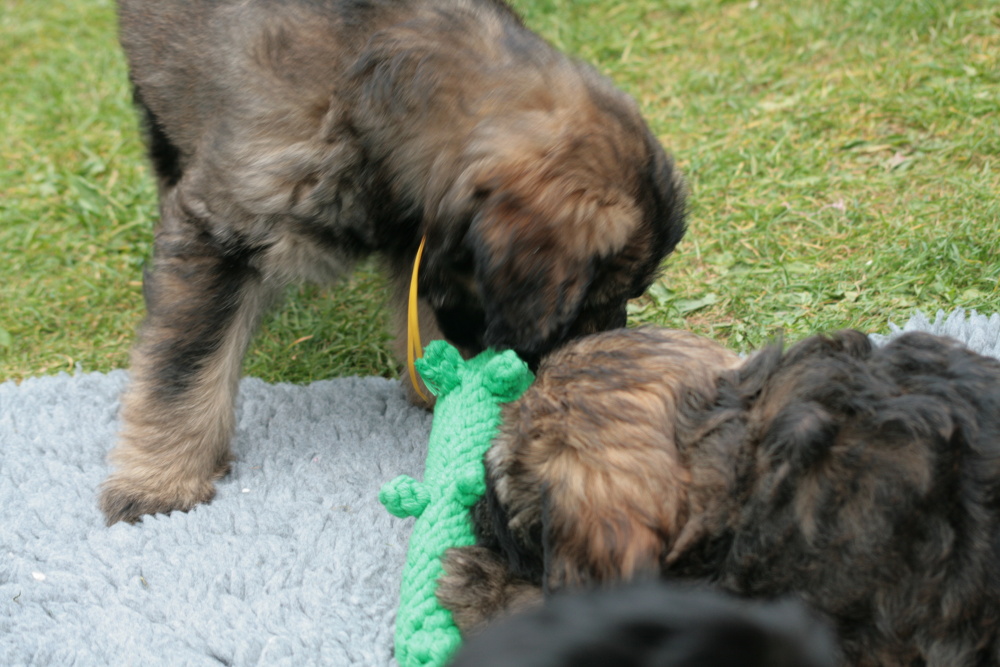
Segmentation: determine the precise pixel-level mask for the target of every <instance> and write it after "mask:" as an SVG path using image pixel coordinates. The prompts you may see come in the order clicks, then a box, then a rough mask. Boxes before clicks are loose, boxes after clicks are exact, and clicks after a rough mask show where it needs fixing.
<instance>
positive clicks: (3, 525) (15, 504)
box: [0, 311, 1000, 667]
mask: <svg viewBox="0 0 1000 667" xmlns="http://www.w3.org/2000/svg"><path fill="white" fill-rule="evenodd" d="M911 329H921V330H929V331H932V332H935V333H940V334H944V335H949V336H952V337H954V338H957V339H959V340H961V341H963V342H965V343H967V344H968V345H969V346H970V347H972V348H973V349H975V350H977V351H979V352H981V353H984V354H989V355H992V356H996V357H1000V315H993V316H992V317H985V316H982V315H978V314H976V313H965V312H963V311H956V312H953V313H950V314H945V313H938V315H937V316H936V317H935V318H934V319H933V320H929V319H928V318H926V317H924V316H923V315H916V316H914V317H913V318H912V319H910V320H909V322H907V323H906V324H905V325H903V326H896V325H893V324H890V325H889V326H888V327H887V330H886V331H885V332H882V335H873V338H876V340H877V342H884V340H885V339H886V338H888V337H891V336H893V335H896V334H898V333H899V332H901V331H903V330H911ZM126 379H127V378H126V374H125V372H124V371H115V372H112V373H108V374H100V373H87V374H77V375H73V376H71V375H66V374H63V375H58V376H54V377H42V378H33V379H28V380H25V381H24V382H22V383H20V384H14V383H13V382H7V383H4V384H0V665H5V666H13V665H142V666H150V665H218V664H225V665H240V666H242V665H294V666H296V667H302V666H309V665H333V666H336V667H340V666H344V667H347V666H359V667H378V666H382V665H386V666H391V665H394V664H395V663H394V661H393V658H392V644H393V641H392V635H393V620H394V614H395V606H396V602H397V596H398V590H399V579H400V572H401V570H402V565H403V562H404V558H405V553H406V543H407V538H408V535H409V530H410V526H411V522H412V520H407V521H403V520H400V519H396V518H394V517H392V516H390V515H389V514H388V513H387V512H386V511H385V510H384V509H383V508H382V506H381V505H380V504H379V503H378V500H377V494H378V489H379V487H380V486H381V485H382V484H383V483H384V482H386V481H387V480H390V479H392V478H394V477H396V476H397V475H399V474H404V473H405V474H409V475H413V476H415V477H418V478H419V477H420V476H421V471H422V469H423V452H424V446H425V443H426V439H427V435H428V433H429V429H430V421H431V417H430V415H428V414H427V413H425V412H423V411H421V410H418V409H416V408H413V407H410V406H409V405H407V403H406V402H405V401H404V399H403V395H402V391H401V390H400V387H399V384H398V383H397V382H394V381H390V380H385V379H381V378H343V379H337V380H329V381H322V382H316V383H314V384H311V385H309V386H292V385H287V384H277V385H272V384H266V383H264V382H262V381H260V380H257V379H254V378H246V379H244V380H243V382H242V385H241V397H240V403H239V408H238V427H237V432H236V438H235V442H234V447H235V450H236V452H237V455H238V460H237V462H236V463H235V465H234V467H233V471H232V474H231V475H229V476H228V477H227V478H225V479H223V480H222V481H221V482H220V483H219V485H218V495H217V497H216V499H215V500H214V501H213V502H212V503H211V504H210V505H204V506H201V507H197V508H196V509H194V510H193V511H191V512H189V513H187V514H184V513H175V514H172V515H170V516H162V515H161V516H155V517H149V518H147V519H145V520H144V521H143V522H142V523H141V524H139V525H135V526H131V525H122V524H118V525H115V526H112V527H111V528H107V527H105V526H104V522H103V519H102V517H101V515H100V512H99V511H98V509H97V505H96V502H95V490H96V488H97V486H98V485H99V484H100V482H101V480H102V479H103V478H104V475H105V473H106V467H105V462H104V458H105V454H106V452H107V450H108V449H109V448H110V447H111V445H112V443H113V442H114V434H115V428H116V421H117V411H118V396H119V393H120V392H121V390H122V388H123V387H124V385H125V382H126Z"/></svg>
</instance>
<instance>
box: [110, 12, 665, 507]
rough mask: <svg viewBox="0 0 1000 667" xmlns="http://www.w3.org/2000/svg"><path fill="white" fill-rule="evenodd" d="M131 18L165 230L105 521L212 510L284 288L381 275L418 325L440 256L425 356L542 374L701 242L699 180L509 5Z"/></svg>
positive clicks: (132, 60)
mask: <svg viewBox="0 0 1000 667" xmlns="http://www.w3.org/2000/svg"><path fill="white" fill-rule="evenodd" d="M120 15H121V41H122V44H123V46H124V49H125V53H126V55H127V56H128V61H129V66H130V74H131V80H132V83H133V85H134V88H135V98H136V102H137V104H138V107H139V109H140V112H141V114H142V116H143V119H144V122H145V128H146V131H147V135H148V141H149V151H150V157H151V160H152V163H153V167H154V169H155V172H156V176H157V182H158V185H159V197H160V221H159V224H158V226H157V229H156V235H155V243H154V248H153V259H152V262H151V265H150V266H149V268H148V269H147V272H146V276H145V282H144V293H145V298H146V305H147V318H146V321H145V323H144V324H143V326H142V329H141V331H140V334H139V340H138V343H137V344H136V346H135V348H134V352H133V356H132V369H131V376H132V384H131V386H130V388H129V389H128V391H127V393H126V395H125V397H124V399H123V406H122V419H123V422H124V423H123V426H122V430H121V435H120V440H119V443H118V445H117V447H116V448H115V450H114V451H113V452H112V454H111V461H112V463H113V464H114V465H115V467H116V470H115V471H114V472H113V473H112V474H111V475H110V477H109V478H108V479H107V481H106V482H105V483H104V486H103V490H102V494H101V505H102V508H103V510H104V513H105V515H106V517H107V520H108V522H109V523H114V522H116V521H121V520H125V521H136V520H138V519H139V518H141V517H142V516H143V515H144V514H150V513H156V512H169V511H171V510H178V509H179V510H187V509H189V508H191V507H192V506H194V505H195V504H197V503H200V502H204V501H207V500H209V499H211V498H212V496H213V494H214V486H213V480H214V479H216V478H218V477H220V476H221V475H223V474H225V472H226V471H227V469H228V466H229V462H230V459H231V453H230V448H229V440H230V436H231V434H232V431H233V422H234V419H233V403H234V398H235V394H236V390H237V385H238V378H239V371H240V365H241V361H242V358H243V355H244V353H245V351H246V348H247V345H248V343H249V341H250V339H251V337H252V335H253V333H254V331H255V329H256V327H257V325H258V322H259V320H260V317H261V314H262V313H263V312H264V310H265V308H266V307H267V306H268V305H269V304H271V303H272V302H274V301H275V300H276V297H278V296H279V295H280V293H281V292H282V290H283V289H284V288H285V287H286V286H288V285H290V284H294V283H296V282H300V281H307V280H308V281H319V282H327V281H331V280H334V279H335V278H337V277H338V276H340V275H342V274H343V273H344V272H345V271H346V270H348V269H349V267H350V266H351V264H352V263H353V262H354V261H355V260H356V259H358V258H361V257H364V256H366V255H369V254H376V255H378V256H380V257H381V258H382V259H383V260H384V264H385V266H386V268H387V270H388V272H389V275H390V277H391V279H392V281H393V285H394V289H395V293H396V301H397V302H398V304H399V305H400V306H401V304H402V302H403V295H404V293H405V290H406V285H407V279H408V275H409V272H410V269H411V268H412V265H413V260H414V256H415V253H416V249H417V246H418V244H419V243H420V240H421V238H425V239H426V250H425V252H424V256H423V260H422V264H421V273H420V280H419V293H420V295H421V297H422V307H423V309H424V310H425V312H426V313H427V316H425V317H424V318H423V323H424V324H425V325H426V326H427V327H428V330H427V331H425V332H423V339H424V340H428V339H431V338H434V337H442V336H443V337H445V338H447V339H448V340H450V341H451V342H453V343H455V344H456V345H458V346H460V347H461V348H463V349H464V350H466V351H467V352H470V353H471V352H475V351H478V350H480V349H482V348H484V347H486V346H493V347H497V348H513V349H515V350H517V351H518V352H519V353H521V354H522V355H524V356H526V357H528V358H537V357H538V356H539V355H541V354H543V353H545V352H547V351H549V350H550V349H552V348H554V347H555V346H557V345H558V344H559V343H561V342H562V341H564V340H567V339H569V338H572V337H575V336H578V335H581V334H585V333H590V332H595V331H599V330H603V329H608V328H611V327H616V326H621V325H622V324H624V321H625V303H626V301H627V300H628V299H629V298H632V297H635V296H638V295H639V294H641V293H642V292H643V291H644V290H645V289H646V288H647V287H648V286H649V284H650V283H651V281H652V280H653V278H654V277H655V274H656V272H657V270H658V267H659V266H660V263H661V261H662V260H663V258H664V257H665V256H666V255H667V254H668V253H669V252H670V251H671V250H673V248H674V246H675V245H676V244H677V242H678V241H679V240H680V238H681V236H682V234H683V231H684V224H683V194H682V188H681V186H680V180H679V178H678V176H677V175H676V173H675V172H674V171H673V167H672V165H671V162H670V160H669V159H668V158H667V156H666V155H665V154H664V152H663V149H662V148H661V147H660V145H659V143H658V142H657V140H656V138H655V137H654V136H653V135H652V134H651V132H650V131H649V129H648V128H647V126H646V125H645V123H644V122H643V120H642V118H641V117H640V115H639V112H638V109H637V107H636V104H635V102H634V101H633V100H632V99H630V98H629V97H628V96H626V95H624V94H623V93H621V92H619V91H618V90H616V89H615V88H614V87H613V86H612V85H611V83H610V82H609V81H608V80H607V79H605V78H603V77H602V76H600V75H599V74H597V73H596V72H595V71H594V70H593V69H592V68H590V67H588V66H586V65H583V64H581V63H578V62H574V61H572V60H570V59H569V58H567V57H566V56H564V55H562V54H560V53H559V52H557V51H555V50H554V49H553V48H552V47H551V46H549V45H548V44H547V43H546V42H544V41H543V40H542V39H541V38H539V37H538V36H537V35H535V34H534V33H532V32H531V31H529V30H528V29H527V28H526V27H525V26H524V25H523V24H522V22H521V20H520V19H519V18H518V16H517V15H516V14H515V13H514V12H513V11H512V10H511V9H510V8H509V7H508V6H507V5H506V4H504V3H503V2H501V1H500V0H218V1H209V0H121V2H120ZM399 311H400V313H402V311H403V309H402V307H400V308H399ZM431 313H432V314H433V317H431ZM404 321H405V317H403V315H402V314H400V316H399V323H400V327H399V328H400V330H402V329H403V328H404V327H403V326H402V323H403V322H404Z"/></svg>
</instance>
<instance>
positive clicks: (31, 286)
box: [0, 0, 1000, 382]
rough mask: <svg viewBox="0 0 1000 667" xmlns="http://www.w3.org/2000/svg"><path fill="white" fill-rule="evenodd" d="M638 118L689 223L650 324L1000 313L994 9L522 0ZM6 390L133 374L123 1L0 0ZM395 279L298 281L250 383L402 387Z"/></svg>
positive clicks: (250, 367)
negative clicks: (393, 330)
mask: <svg viewBox="0 0 1000 667" xmlns="http://www.w3.org/2000/svg"><path fill="white" fill-rule="evenodd" d="M515 4H516V6H517V7H518V8H519V9H520V10H521V11H522V12H523V13H524V14H525V17H526V19H527V21H528V23H529V25H531V26H533V27H534V28H536V29H537V30H539V31H540V32H541V33H542V34H544V35H545V36H546V37H547V38H548V39H550V40H551V41H552V42H553V43H555V44H556V45H557V46H559V47H560V48H563V49H565V50H567V51H569V52H571V53H574V54H576V55H578V56H579V57H581V58H583V59H585V60H588V61H591V62H593V63H595V64H596V65H597V66H598V67H599V69H601V70H602V71H604V72H605V73H607V74H608V75H609V76H611V77H612V78H613V79H614V80H615V81H617V82H618V83H619V84H620V85H621V86H622V87H623V88H625V89H626V90H627V91H629V92H630V93H631V94H633V95H634V96H635V97H636V98H637V99H638V100H639V101H640V103H641V105H642V108H643V111H644V113H645V114H646V117H647V118H648V120H649V123H650V125H651V126H652V127H653V129H654V131H655V132H656V133H657V134H658V135H659V136H660V138H661V139H662V141H663V143H664V145H665V146H667V148H668V150H670V151H671V152H672V153H673V154H674V155H675V157H676V159H677V162H678V164H679V165H680V166H681V168H682V170H683V171H684V172H685V174H686V175H687V178H688V181H689V184H690V187H691V201H690V204H691V206H690V231H689V233H688V235H687V237H686V238H685V240H684V241H683V242H682V244H681V245H680V247H679V248H678V250H677V252H676V253H675V254H674V256H673V257H672V258H671V259H670V260H669V261H668V262H667V264H666V267H665V271H664V274H663V280H662V281H661V282H660V283H659V284H657V285H656V286H655V287H654V289H652V290H651V291H650V293H649V295H648V296H646V297H644V298H642V299H639V300H637V301H636V302H634V304H633V306H632V320H633V322H635V323H640V322H655V323H661V324H666V325H669V326H675V327H683V328H688V329H692V330H694V331H697V332H699V333H703V334H706V335H709V336H713V337H715V338H718V339H719V340H722V341H724V342H726V343H728V344H729V345H730V346H732V347H733V348H735V349H740V350H746V349H751V348H753V347H756V346H759V345H760V344H762V343H764V342H765V341H767V340H768V339H769V338H771V337H772V336H773V335H774V334H775V333H777V331H779V330H784V331H785V333H786V337H788V338H790V339H796V338H800V337H802V336H805V335H808V334H810V333H812V332H814V331H819V330H830V329H836V328H840V327H857V328H860V329H863V330H866V331H884V330H886V325H887V321H888V320H889V319H890V318H891V319H893V320H895V321H897V322H902V321H905V320H906V319H907V318H908V317H909V316H910V314H911V313H912V312H914V311H915V310H916V309H921V310H924V311H925V312H928V313H933V312H934V311H935V310H937V309H938V308H944V309H951V308H953V307H955V306H964V307H967V308H974V309H977V310H979V311H980V312H985V313H992V312H995V311H998V310H1000V6H998V5H997V4H996V3H995V2H994V1H993V0H886V1H885V2H878V3H873V2H870V0H808V1H807V0H799V1H796V0H791V1H789V2H781V3H777V2H771V1H769V0H760V1H759V2H749V1H741V2H726V1H722V0H656V1H654V0H629V1H628V2H622V1H621V0H614V1H613V2H612V1H611V0H518V1H517V2H516V3H515ZM0 121H2V122H0V127H2V128H3V129H2V130H0V380H5V379H15V380H18V379H21V378H24V377H27V376H31V375H38V374H47V373H54V372H58V371H61V370H67V371H69V370H73V369H74V368H77V367H80V368H83V369H84V370H88V371H89V370H102V371H103V370H109V369H113V368H120V367H124V366H125V365H126V364H127V354H128V346H129V342H130V340H131V337H132V335H133V331H134V329H135V326H136V325H137V324H138V322H139V320H140V319H141V316H142V306H141V293H140V282H141V272H142V265H143V262H144V261H145V259H146V257H147V253H148V248H149V243H150V239H151V228H152V221H153V219H154V218H155V212H156V207H155V194H154V189H153V186H152V182H151V180H150V178H149V174H148V170H147V168H146V165H145V163H144V161H143V154H142V147H141V145H140V143H139V140H138V133H137V130H136V122H135V118H134V114H133V111H132V108H131V104H130V96H129V90H128V87H127V84H126V74H125V67H124V62H123V58H122V56H121V54H120V52H119V50H118V47H117V43H116V38H115V20H114V6H113V3H112V2H111V1H110V0H52V1H50V2H45V3H36V2H21V1H20V0H0ZM383 288H384V284H383V283H382V281H381V279H380V278H379V277H378V276H377V275H376V274H375V273H374V271H373V270H371V269H370V268H364V269H363V270H362V271H360V272H359V273H358V274H356V275H355V276H354V277H352V278H351V279H350V280H349V281H348V282H346V283H345V284H343V285H341V286H338V287H336V288H333V289H315V288H303V289H301V290H298V291H296V292H295V293H293V294H291V295H290V297H289V300H288V302H287V303H286V305H285V307H283V308H282V309H280V310H278V311H276V312H275V313H274V314H273V315H272V316H271V318H270V319H269V320H268V321H267V322H266V324H265V327H264V329H263V331H262V332H261V334H260V336H259V337H258V338H257V340H256V342H255V344H254V347H253V350H252V352H251V354H250V356H249V357H248V359H247V364H246V372H247V373H249V374H253V375H257V376H260V377H263V378H266V379H269V380H278V379H281V380H288V381H296V382H306V381H310V380H313V379H319V378H324V377H330V376H334V375H345V374H354V373H360V374H371V373H375V374H383V375H392V374H393V373H394V372H395V371H394V367H393V362H392V361H391V358H390V355H389V353H388V340H387V338H386V336H385V334H384V333H383V331H384V327H385V322H384V320H385V309H384V301H383V297H382V294H383V293H384V289H383Z"/></svg>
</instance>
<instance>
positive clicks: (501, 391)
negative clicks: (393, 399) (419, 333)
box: [379, 341, 534, 667]
mask: <svg viewBox="0 0 1000 667" xmlns="http://www.w3.org/2000/svg"><path fill="white" fill-rule="evenodd" d="M416 365H417V370H419V371H420V374H421V376H422V377H423V378H424V383H425V384H426V385H427V386H428V387H429V388H430V390H431V391H432V392H434V394H435V395H436V396H437V403H436V405H435V407H434V422H433V424H432V425H431V434H430V441H429V443H428V445H427V462H426V465H425V468H424V480H423V481H422V482H419V481H417V480H415V479H413V478H412V477H407V476H405V475H403V476H400V477H397V478H396V479H394V480H392V481H391V482H389V483H388V484H386V485H385V486H383V487H382V490H381V491H380V492H379V501H380V502H381V503H382V504H383V505H385V507H386V509H387V510H389V512H391V513H392V514H393V515H395V516H398V517H408V516H413V517H417V520H416V522H415V523H414V524H413V532H412V534H411V535H410V548H409V552H408V553H407V557H406V566H405V567H404V569H403V581H402V585H401V587H400V603H399V611H398V613H397V614H396V660H397V661H398V662H399V664H400V665H401V667H440V666H441V665H444V664H445V662H446V661H447V660H448V659H449V658H450V657H451V655H452V654H453V653H454V652H455V650H456V649H457V648H458V646H459V644H460V643H461V638H460V636H459V632H458V628H456V627H455V623H454V621H453V620H452V618H451V613H450V612H449V611H448V610H446V609H444V608H443V607H441V605H440V604H438V601H437V597H436V596H435V591H436V590H437V582H438V579H439V578H440V577H441V575H443V574H444V570H443V568H442V565H441V557H442V556H443V555H444V552H445V551H446V550H447V549H449V548H451V547H461V546H469V545H472V544H474V543H475V536H474V534H473V530H472V523H471V520H470V517H469V508H470V507H471V506H472V505H473V504H475V502H476V501H477V500H478V499H479V498H480V497H481V496H482V495H483V493H485V491H486V479H485V478H486V470H485V468H484V465H483V455H484V454H485V453H486V450H487V449H489V446H490V443H491V441H492V440H493V437H494V435H495V434H496V430H497V427H498V426H499V424H500V410H501V406H502V404H503V403H506V402H509V401H513V400H515V399H517V398H518V397H520V395H521V394H522V393H524V391H525V390H526V389H527V388H528V386H529V385H530V384H531V382H532V380H533V379H534V377H533V376H532V374H531V371H530V370H529V369H528V366H527V365H526V364H525V363H524V362H523V361H521V360H520V359H519V358H518V357H517V355H516V354H514V352H511V351H507V352H502V353H497V352H494V351H491V350H487V351H486V352H483V353H482V354H480V355H479V356H477V357H475V358H474V359H471V360H469V361H464V360H463V359H462V357H461V355H460V354H459V353H458V351H457V350H456V349H455V348H454V347H452V346H451V345H449V344H448V343H445V342H444V341H434V342H433V343H431V344H430V345H428V346H427V349H426V351H425V354H424V357H423V358H422V359H420V360H418V361H417V362H416Z"/></svg>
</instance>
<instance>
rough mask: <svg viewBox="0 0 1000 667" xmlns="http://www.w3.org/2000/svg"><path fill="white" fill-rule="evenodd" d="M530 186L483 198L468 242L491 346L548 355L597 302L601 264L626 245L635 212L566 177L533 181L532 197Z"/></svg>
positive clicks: (504, 189)
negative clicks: (595, 286)
mask: <svg viewBox="0 0 1000 667" xmlns="http://www.w3.org/2000/svg"><path fill="white" fill-rule="evenodd" d="M516 180H520V179H516ZM525 189H526V184H524V183H520V182H515V183H511V184H508V185H505V186H501V187H500V189H498V190H497V192H496V194H494V195H493V196H491V197H489V198H488V199H487V200H486V201H484V202H483V205H482V207H481V209H480V210H479V212H478V213H477V215H476V216H475V218H474V219H473V223H472V227H471V229H470V234H469V241H470V243H471V245H472V248H473V256H474V258H475V280H476V286H477V288H478V290H479V293H480V296H481V298H482V302H483V305H484V309H485V313H486V332H485V343H486V345H487V346H498V347H512V348H514V349H517V350H518V351H521V352H525V353H544V352H545V351H546V350H547V347H548V346H549V344H550V343H551V341H553V340H561V339H562V338H564V337H565V336H566V335H567V332H568V330H569V328H570V327H571V325H573V324H574V322H576V320H577V319H578V317H579V315H580V313H581V311H582V310H584V309H585V308H588V307H591V306H592V305H593V304H589V303H588V297H589V295H590V293H591V289H592V286H593V282H594V278H595V276H596V274H597V272H598V270H599V268H600V265H601V261H602V260H603V259H605V258H607V257H608V256H609V255H611V254H612V253H614V252H617V251H618V250H620V249H621V248H622V247H623V246H624V245H625V243H626V241H627V236H628V231H629V230H631V229H632V228H633V227H634V226H635V225H636V219H637V214H636V213H635V211H634V209H633V208H632V207H631V206H630V205H628V204H626V203H624V202H622V201H614V200H611V199H610V198H608V199H606V200H604V201H601V196H600V195H599V194H594V193H593V192H592V191H590V192H588V191H587V188H586V187H585V186H583V185H582V184H581V185H579V186H576V187H574V185H573V184H571V183H569V182H567V181H566V179H564V178H559V179H554V180H552V181H550V182H548V183H546V182H544V180H542V181H541V182H539V181H535V182H534V184H533V185H532V186H531V187H530V188H527V189H528V190H529V191H530V192H529V196H526V195H523V194H521V193H522V192H523V191H524V190H525ZM608 307H609V308H613V307H614V306H613V304H608ZM621 325H624V322H622V323H621Z"/></svg>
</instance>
